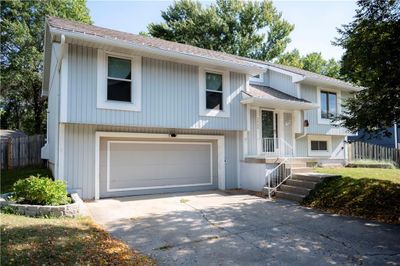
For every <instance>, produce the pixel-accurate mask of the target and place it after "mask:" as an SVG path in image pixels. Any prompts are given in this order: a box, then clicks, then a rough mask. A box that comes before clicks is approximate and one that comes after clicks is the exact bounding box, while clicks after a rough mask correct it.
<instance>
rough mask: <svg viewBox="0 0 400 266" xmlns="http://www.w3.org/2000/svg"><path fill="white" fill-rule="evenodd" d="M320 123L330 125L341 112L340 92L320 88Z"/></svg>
mask: <svg viewBox="0 0 400 266" xmlns="http://www.w3.org/2000/svg"><path fill="white" fill-rule="evenodd" d="M317 97H318V98H317V100H318V105H319V108H318V123H319V124H326V125H329V124H331V123H332V119H333V118H335V117H336V116H337V115H338V114H340V112H341V100H340V99H341V92H340V90H333V89H325V88H318V96H317Z"/></svg>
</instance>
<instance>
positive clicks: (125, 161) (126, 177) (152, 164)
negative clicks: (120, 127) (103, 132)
mask: <svg viewBox="0 0 400 266" xmlns="http://www.w3.org/2000/svg"><path fill="white" fill-rule="evenodd" d="M107 158H108V167H109V169H107V170H108V172H107V185H108V189H107V190H108V191H113V190H124V189H126V190H129V189H135V190H137V189H144V188H149V187H172V186H176V187H179V186H186V185H198V184H204V185H205V184H209V185H212V183H213V177H212V176H213V174H212V173H213V170H212V168H213V163H212V160H213V156H212V145H211V143H205V142H203V143H194V142H190V143H171V142H157V143H148V142H135V141H109V142H108V143H107Z"/></svg>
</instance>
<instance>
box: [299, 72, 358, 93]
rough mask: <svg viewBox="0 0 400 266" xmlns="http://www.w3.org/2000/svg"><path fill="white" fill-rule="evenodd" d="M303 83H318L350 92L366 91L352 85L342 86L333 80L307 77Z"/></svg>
mask: <svg viewBox="0 0 400 266" xmlns="http://www.w3.org/2000/svg"><path fill="white" fill-rule="evenodd" d="M302 81H310V82H316V83H320V84H323V85H327V86H333V87H337V88H341V89H347V90H349V91H361V90H363V89H364V88H362V87H357V86H353V85H351V84H343V83H342V84H340V83H337V82H335V81H332V80H324V79H319V78H314V77H307V76H305V77H304V79H303V80H302Z"/></svg>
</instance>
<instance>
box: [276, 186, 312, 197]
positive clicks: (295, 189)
mask: <svg viewBox="0 0 400 266" xmlns="http://www.w3.org/2000/svg"><path fill="white" fill-rule="evenodd" d="M279 189H280V191H283V192H290V193H295V194H301V195H308V194H309V193H310V191H311V188H305V187H300V186H291V185H286V184H283V185H281V186H280V187H279Z"/></svg>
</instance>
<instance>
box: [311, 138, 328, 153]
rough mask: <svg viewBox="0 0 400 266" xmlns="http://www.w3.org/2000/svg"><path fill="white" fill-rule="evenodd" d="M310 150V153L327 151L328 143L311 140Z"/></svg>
mask: <svg viewBox="0 0 400 266" xmlns="http://www.w3.org/2000/svg"><path fill="white" fill-rule="evenodd" d="M311 150H312V151H327V150H328V142H327V141H321V140H312V141H311Z"/></svg>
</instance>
